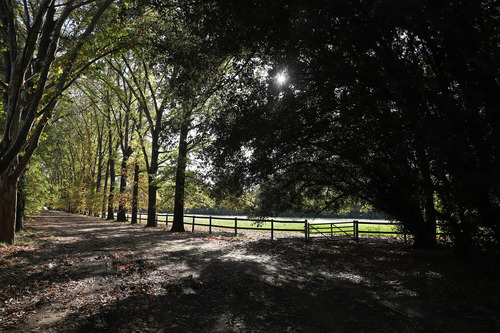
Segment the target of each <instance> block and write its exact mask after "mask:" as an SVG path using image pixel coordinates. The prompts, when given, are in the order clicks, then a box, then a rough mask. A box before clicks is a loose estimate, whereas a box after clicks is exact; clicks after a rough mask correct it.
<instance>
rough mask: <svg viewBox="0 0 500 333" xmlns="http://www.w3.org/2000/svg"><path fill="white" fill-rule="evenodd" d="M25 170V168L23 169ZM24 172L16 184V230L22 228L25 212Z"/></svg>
mask: <svg viewBox="0 0 500 333" xmlns="http://www.w3.org/2000/svg"><path fill="white" fill-rule="evenodd" d="M25 171H26V170H25ZM25 175H26V173H25V172H23V173H22V174H21V178H20V179H19V181H18V184H17V203H16V232H19V231H21V230H23V228H24V218H25V212H24V207H25V204H26V192H25V191H26V179H25Z"/></svg>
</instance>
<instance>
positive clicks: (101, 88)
mask: <svg viewBox="0 0 500 333" xmlns="http://www.w3.org/2000/svg"><path fill="white" fill-rule="evenodd" d="M0 39H1V52H2V57H1V58H0V86H1V89H2V99H1V100H0V125H1V126H0V135H1V142H0V241H2V242H7V243H12V242H13V241H14V238H15V231H16V229H17V230H20V229H21V228H22V223H23V222H22V219H23V216H24V215H25V214H26V213H27V214H31V213H33V212H35V211H37V210H40V209H42V207H44V206H45V207H49V208H51V209H57V210H65V211H68V212H80V213H85V214H88V215H92V216H101V217H103V218H106V219H110V220H113V219H116V220H118V221H126V220H127V216H128V215H127V214H126V213H127V212H129V213H131V222H132V223H137V212H138V211H141V210H142V211H147V212H148V221H147V225H146V226H147V227H155V226H156V225H157V221H156V220H155V213H156V212H157V211H170V212H172V211H173V212H174V215H175V218H174V225H173V227H172V231H184V226H183V214H184V212H185V211H186V210H187V209H192V208H193V209H194V208H196V209H209V208H211V209H216V208H221V209H234V210H240V211H246V212H250V213H251V214H254V215H259V216H274V215H278V214H283V213H288V214H290V213H297V214H307V213H311V212H313V213H339V212H343V211H349V210H350V209H351V208H352V207H358V208H359V207H363V209H367V210H374V211H378V212H382V213H383V214H386V216H388V217H389V218H391V219H393V220H395V221H398V222H400V223H401V224H402V225H403V226H404V228H405V229H406V230H408V231H409V232H410V233H411V234H413V236H414V239H415V246H417V247H422V248H430V247H434V246H435V245H436V225H437V223H438V222H439V223H442V225H443V228H444V229H445V230H446V231H447V232H448V233H449V234H450V236H451V239H452V241H453V244H454V247H455V249H456V250H457V253H458V254H460V255H461V256H467V255H468V254H470V253H471V252H472V251H476V250H478V249H480V250H486V251H487V252H489V253H491V254H498V250H499V236H500V223H499V222H500V146H499V142H500V110H499V107H500V101H499V99H500V52H499V51H500V50H499V47H500V7H499V6H498V3H497V2H496V1H493V0H481V1H449V0H448V1H436V0H432V1H431V0H425V1H418V2H401V1H394V0H380V1H326V0H319V1H283V0H276V1H264V0H249V1H229V0H206V1H205V0H200V1H192V0H149V1H135V2H134V1H120V0H116V1H113V0H103V1H87V0H85V1H84V0H71V1H58V0H57V1H54V0H24V1H15V0H0Z"/></svg>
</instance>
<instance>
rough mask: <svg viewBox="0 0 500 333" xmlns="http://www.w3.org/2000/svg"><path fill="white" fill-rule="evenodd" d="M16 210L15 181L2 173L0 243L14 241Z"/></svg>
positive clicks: (0, 180)
mask: <svg viewBox="0 0 500 333" xmlns="http://www.w3.org/2000/svg"><path fill="white" fill-rule="evenodd" d="M16 208H17V179H16V178H14V179H13V178H12V177H9V176H8V173H4V174H3V175H2V176H1V178H0V242H5V243H7V244H13V243H14V240H15V227H16Z"/></svg>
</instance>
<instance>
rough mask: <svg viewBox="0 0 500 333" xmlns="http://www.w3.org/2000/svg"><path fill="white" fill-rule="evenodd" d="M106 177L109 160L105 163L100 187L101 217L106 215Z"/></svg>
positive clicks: (107, 176) (107, 175)
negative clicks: (101, 186)
mask: <svg viewBox="0 0 500 333" xmlns="http://www.w3.org/2000/svg"><path fill="white" fill-rule="evenodd" d="M108 178H109V161H108V163H107V164H106V175H105V176H104V187H103V188H102V207H101V218H105V217H106V189H107V188H108Z"/></svg>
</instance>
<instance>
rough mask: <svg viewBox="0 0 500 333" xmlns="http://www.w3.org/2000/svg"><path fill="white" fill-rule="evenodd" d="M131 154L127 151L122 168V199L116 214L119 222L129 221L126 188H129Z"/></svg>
mask: <svg viewBox="0 0 500 333" xmlns="http://www.w3.org/2000/svg"><path fill="white" fill-rule="evenodd" d="M129 156H130V155H128V154H127V153H125V154H124V155H123V158H122V166H121V168H122V170H121V176H120V200H119V205H118V213H117V215H116V220H117V221H119V222H126V221H127V209H126V208H125V204H126V199H125V189H126V188H127V181H128V177H127V162H128V158H129Z"/></svg>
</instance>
